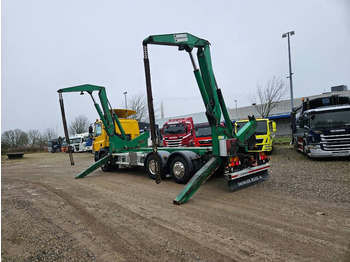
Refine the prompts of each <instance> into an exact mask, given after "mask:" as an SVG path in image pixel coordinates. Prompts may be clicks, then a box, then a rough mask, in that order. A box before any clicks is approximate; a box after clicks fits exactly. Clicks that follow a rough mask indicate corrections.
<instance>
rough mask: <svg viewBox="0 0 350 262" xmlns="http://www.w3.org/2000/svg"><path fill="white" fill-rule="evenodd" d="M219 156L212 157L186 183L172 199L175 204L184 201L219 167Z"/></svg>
mask: <svg viewBox="0 0 350 262" xmlns="http://www.w3.org/2000/svg"><path fill="white" fill-rule="evenodd" d="M220 165H221V161H220V158H219V157H212V158H211V159H210V160H209V161H208V162H207V163H206V164H205V165H204V166H203V167H202V168H201V169H199V170H198V171H197V173H196V174H195V175H194V176H193V177H192V178H191V180H190V181H189V182H188V183H187V184H186V186H185V187H184V188H183V189H182V191H181V192H180V193H179V194H178V195H177V197H176V198H175V199H174V201H173V203H174V204H175V205H181V204H184V203H186V202H187V201H188V200H189V199H190V198H191V196H192V195H193V194H194V193H195V192H196V191H197V190H198V188H199V187H200V186H201V185H203V184H204V183H205V181H207V179H208V178H209V177H210V176H211V175H212V174H213V173H214V172H215V171H216V170H217V169H218V168H219V167H220Z"/></svg>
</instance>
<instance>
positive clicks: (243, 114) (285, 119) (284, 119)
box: [156, 85, 350, 137]
mask: <svg viewBox="0 0 350 262" xmlns="http://www.w3.org/2000/svg"><path fill="white" fill-rule="evenodd" d="M330 94H331V95H341V96H350V91H349V90H348V88H347V86H345V85H341V86H334V87H332V88H331V92H326V93H322V94H319V95H314V96H309V98H316V97H323V96H329V95H330ZM301 99H302V98H301V97H300V98H295V99H294V106H295V107H298V106H299V105H300V104H301ZM228 112H229V116H230V118H231V119H232V120H233V121H236V120H239V119H242V118H247V117H248V115H249V116H252V115H254V116H255V117H260V115H259V113H258V111H257V110H256V108H255V107H254V106H253V105H251V106H245V107H238V108H237V109H232V108H228ZM290 113H291V104H290V100H283V101H280V102H278V103H277V105H276V107H274V108H273V109H272V111H271V112H270V115H269V119H273V120H274V121H275V122H276V124H277V132H276V136H277V137H287V136H291V135H292V130H291V127H290V122H291V118H290V117H291V114H290ZM183 117H192V118H193V121H194V123H204V122H207V121H208V120H207V117H206V115H205V112H200V113H194V114H189V115H181V116H173V117H167V118H161V119H157V120H156V124H158V125H159V126H160V127H162V126H163V125H164V123H165V122H167V121H168V120H169V119H172V118H183Z"/></svg>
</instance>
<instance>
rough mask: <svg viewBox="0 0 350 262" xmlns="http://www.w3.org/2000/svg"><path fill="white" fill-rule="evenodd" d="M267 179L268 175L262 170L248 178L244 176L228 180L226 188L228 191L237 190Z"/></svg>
mask: <svg viewBox="0 0 350 262" xmlns="http://www.w3.org/2000/svg"><path fill="white" fill-rule="evenodd" d="M269 178H270V175H269V173H268V172H267V170H264V171H262V172H259V173H255V174H252V175H249V176H244V177H241V178H238V179H235V180H229V181H228V187H229V189H230V190H238V189H240V188H244V187H247V186H250V185H252V184H255V183H258V182H260V181H265V180H268V179H269Z"/></svg>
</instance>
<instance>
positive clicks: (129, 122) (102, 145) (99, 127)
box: [92, 109, 140, 161]
mask: <svg viewBox="0 0 350 262" xmlns="http://www.w3.org/2000/svg"><path fill="white" fill-rule="evenodd" d="M113 111H114V113H115V114H116V115H117V117H118V118H119V121H120V123H121V125H122V127H123V129H124V132H125V135H126V138H127V140H132V139H134V138H136V137H138V136H139V135H140V129H139V123H138V122H137V121H136V120H135V119H131V118H127V117H128V116H132V115H134V114H136V111H134V110H130V109H113ZM115 131H116V133H117V134H118V135H121V132H120V129H119V127H118V125H117V124H115ZM93 137H94V140H93V143H92V150H93V152H94V154H95V161H98V160H99V159H101V158H102V157H103V156H106V155H107V154H108V152H109V136H108V134H107V132H106V129H105V128H104V125H103V123H102V121H101V120H97V121H96V122H95V124H94V134H93Z"/></svg>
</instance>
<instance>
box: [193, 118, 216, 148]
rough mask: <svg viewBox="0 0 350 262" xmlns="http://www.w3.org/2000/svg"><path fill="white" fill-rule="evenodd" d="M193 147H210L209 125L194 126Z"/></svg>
mask: <svg viewBox="0 0 350 262" xmlns="http://www.w3.org/2000/svg"><path fill="white" fill-rule="evenodd" d="M194 130H195V137H194V144H195V146H200V147H208V146H211V145H212V143H211V128H210V125H209V123H200V124H194Z"/></svg>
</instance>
